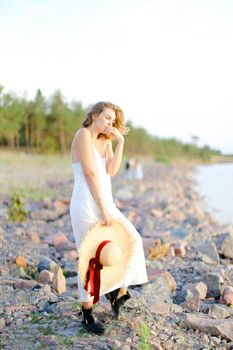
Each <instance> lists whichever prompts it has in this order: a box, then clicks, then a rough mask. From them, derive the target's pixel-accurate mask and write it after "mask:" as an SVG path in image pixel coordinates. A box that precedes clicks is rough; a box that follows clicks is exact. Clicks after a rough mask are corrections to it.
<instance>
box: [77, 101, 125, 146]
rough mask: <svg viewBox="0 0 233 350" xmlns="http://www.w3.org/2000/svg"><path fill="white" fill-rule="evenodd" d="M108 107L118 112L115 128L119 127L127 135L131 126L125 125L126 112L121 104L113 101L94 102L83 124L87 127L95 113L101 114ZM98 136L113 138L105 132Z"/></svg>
mask: <svg viewBox="0 0 233 350" xmlns="http://www.w3.org/2000/svg"><path fill="white" fill-rule="evenodd" d="M106 108H110V109H112V110H113V111H114V112H115V114H116V119H115V121H114V123H113V125H112V126H113V127H114V128H117V129H118V130H119V131H120V133H121V134H122V135H126V134H127V133H128V132H129V128H128V127H126V126H125V122H124V113H123V111H122V109H121V108H120V107H119V106H117V105H115V104H113V103H111V102H98V103H96V104H94V105H93V106H92V108H91V110H90V112H88V113H87V116H86V118H85V120H84V121H83V123H82V126H83V127H85V128H87V127H88V126H90V125H91V124H92V122H93V118H92V116H93V114H96V115H99V114H100V113H102V112H103V111H104V110H105V109H106ZM98 138H102V139H111V137H110V136H107V135H105V134H103V133H100V134H99V135H98Z"/></svg>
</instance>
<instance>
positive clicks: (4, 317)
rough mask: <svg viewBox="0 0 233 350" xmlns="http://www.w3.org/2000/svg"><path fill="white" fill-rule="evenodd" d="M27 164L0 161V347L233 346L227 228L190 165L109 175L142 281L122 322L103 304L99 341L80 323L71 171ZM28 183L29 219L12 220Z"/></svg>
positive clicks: (231, 233) (230, 230)
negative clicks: (142, 265) (15, 193)
mask: <svg viewBox="0 0 233 350" xmlns="http://www.w3.org/2000/svg"><path fill="white" fill-rule="evenodd" d="M33 164H34V165H33V166H34V169H33V172H31V169H30V167H29V168H25V166H20V165H22V161H21V162H20V161H19V162H18V163H17V164H16V163H11V162H6V161H3V160H2V161H1V167H2V170H3V171H2V172H1V175H0V184H1V187H2V191H1V194H0V197H1V198H0V199H1V200H0V203H1V204H0V348H1V349H5V350H11V349H14V350H21V349H24V350H29V349H33V350H39V349H54V350H63V349H84V350H92V349H102V350H104V349H106V350H107V349H121V350H131V349H132V350H133V349H135V350H136V349H144V350H149V349H155V350H162V349H164V350H166V349H167V350H168V349H172V350H176V349H180V350H183V349H186V350H187V349H196V350H201V349H206V350H207V349H209V350H210V349H217V350H226V349H233V226H231V225H223V224H220V223H218V222H217V220H216V219H215V218H213V217H212V216H211V214H210V213H209V212H208V211H207V208H206V206H205V203H204V201H203V198H201V197H200V195H199V194H198V193H197V191H196V187H195V181H194V174H195V166H194V165H189V164H177V165H166V164H160V163H155V162H151V161H146V162H144V164H143V169H144V174H145V176H144V179H143V180H135V179H128V178H125V177H124V176H123V175H122V174H120V175H118V176H115V177H114V178H112V187H113V196H114V200H115V203H116V205H117V207H118V208H119V209H120V210H121V211H122V212H123V213H124V214H125V215H126V216H127V217H128V219H129V220H130V221H131V222H132V223H133V224H134V226H135V227H136V229H137V230H138V232H139V233H140V235H141V237H142V240H143V245H144V251H145V258H146V266H147V272H148V276H149V282H148V283H147V284H144V285H141V286H129V292H130V294H131V299H129V300H128V301H127V302H126V304H125V306H124V308H123V310H122V313H121V317H120V319H119V320H115V319H114V318H113V315H112V311H111V307H110V304H109V301H107V300H106V299H105V297H104V296H103V297H101V299H100V302H99V303H98V304H97V305H96V306H95V307H94V313H95V315H96V316H97V317H98V319H99V320H100V321H102V322H103V323H104V324H105V326H106V332H105V333H104V334H103V335H101V336H99V335H94V334H91V333H88V332H87V331H86V330H84V329H83V327H82V325H81V320H82V316H81V315H80V309H81V305H80V303H79V302H78V291H77V282H76V280H77V262H78V253H77V248H76V245H75V242H74V238H73V234H72V228H71V222H70V216H69V201H70V195H71V191H72V186H73V175H72V171H71V167H70V165H69V163H65V164H64V163H59V166H58V165H57V164H56V162H54V164H49V165H48V164H47V163H45V164H43V165H41V166H40V165H39V164H38V165H36V162H35V163H33ZM61 164H62V165H61ZM13 170H14V171H13ZM30 174H31V175H30ZM29 179H30V181H31V182H30V186H31V187H30V188H32V187H33V188H34V189H35V188H36V187H37V188H38V189H40V191H41V193H42V196H41V198H39V197H38V199H37V198H35V196H34V197H33V198H30V197H28V198H27V199H26V200H25V204H24V206H25V208H26V210H27V211H28V219H27V221H25V222H13V221H10V220H9V216H8V209H9V207H10V205H11V197H10V193H11V189H12V186H13V184H14V186H16V187H17V186H19V184H22V183H25V184H28V183H29Z"/></svg>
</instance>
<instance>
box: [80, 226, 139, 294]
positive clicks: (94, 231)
mask: <svg viewBox="0 0 233 350" xmlns="http://www.w3.org/2000/svg"><path fill="white" fill-rule="evenodd" d="M104 240H111V241H112V242H114V243H116V244H117V245H118V246H119V247H120V249H121V259H120V260H119V261H118V262H117V264H115V265H113V266H103V269H102V270H101V284H100V295H102V294H104V291H105V290H108V289H110V288H111V287H113V286H114V285H115V284H117V283H120V282H121V281H122V280H123V278H124V276H125V275H126V273H127V270H128V267H129V264H130V260H131V258H132V256H133V255H134V252H135V247H136V239H135V237H134V236H133V234H132V232H131V231H130V228H129V227H128V226H127V225H126V224H125V223H124V222H122V221H121V220H113V223H112V226H103V225H102V224H100V223H98V224H97V225H95V226H94V227H92V228H91V230H90V231H88V232H86V233H85V235H84V237H83V239H82V242H81V245H80V248H79V251H78V254H79V262H78V274H79V278H80V280H81V282H82V283H83V284H84V285H85V283H86V275H87V271H88V268H89V261H90V259H91V258H94V257H95V254H96V250H97V247H98V246H99V244H100V243H101V242H102V241H104Z"/></svg>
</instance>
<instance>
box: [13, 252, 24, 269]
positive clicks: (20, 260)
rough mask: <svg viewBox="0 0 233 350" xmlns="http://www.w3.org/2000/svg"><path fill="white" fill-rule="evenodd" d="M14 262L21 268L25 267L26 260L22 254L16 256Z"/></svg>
mask: <svg viewBox="0 0 233 350" xmlns="http://www.w3.org/2000/svg"><path fill="white" fill-rule="evenodd" d="M15 263H16V265H17V266H19V267H23V268H26V267H27V261H26V259H25V258H24V257H23V256H22V255H19V256H17V258H16V259H15Z"/></svg>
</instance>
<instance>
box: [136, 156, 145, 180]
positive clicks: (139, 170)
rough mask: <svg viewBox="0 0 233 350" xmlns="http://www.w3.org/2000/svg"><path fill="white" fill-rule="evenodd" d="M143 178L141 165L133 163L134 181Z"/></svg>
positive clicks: (137, 162)
mask: <svg viewBox="0 0 233 350" xmlns="http://www.w3.org/2000/svg"><path fill="white" fill-rule="evenodd" d="M143 177H144V175H143V170H142V164H141V163H140V162H139V161H138V160H137V161H136V163H135V169H134V178H135V179H136V180H143Z"/></svg>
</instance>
